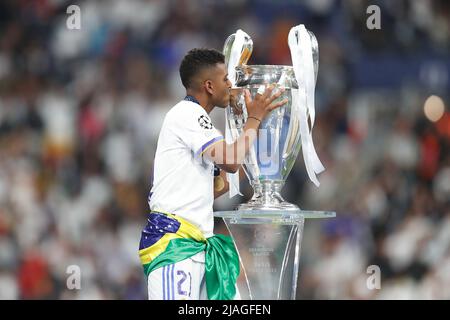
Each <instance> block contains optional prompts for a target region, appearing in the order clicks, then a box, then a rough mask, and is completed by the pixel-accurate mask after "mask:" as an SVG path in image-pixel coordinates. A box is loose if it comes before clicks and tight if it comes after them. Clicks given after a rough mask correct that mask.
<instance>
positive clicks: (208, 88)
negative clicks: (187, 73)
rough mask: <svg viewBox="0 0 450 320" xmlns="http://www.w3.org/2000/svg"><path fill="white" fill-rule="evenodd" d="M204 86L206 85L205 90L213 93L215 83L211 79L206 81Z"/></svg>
mask: <svg viewBox="0 0 450 320" xmlns="http://www.w3.org/2000/svg"><path fill="white" fill-rule="evenodd" d="M204 86H205V90H206V91H207V92H208V93H209V94H213V92H214V87H213V83H212V81H211V80H206V81H205V82H204Z"/></svg>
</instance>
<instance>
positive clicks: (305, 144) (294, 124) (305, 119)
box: [215, 25, 335, 300]
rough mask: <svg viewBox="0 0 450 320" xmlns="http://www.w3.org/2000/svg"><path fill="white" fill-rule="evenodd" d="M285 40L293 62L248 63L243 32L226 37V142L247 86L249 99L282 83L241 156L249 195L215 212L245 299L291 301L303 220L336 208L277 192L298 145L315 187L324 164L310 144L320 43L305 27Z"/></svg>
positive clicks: (239, 117)
mask: <svg viewBox="0 0 450 320" xmlns="http://www.w3.org/2000/svg"><path fill="white" fill-rule="evenodd" d="M288 42H289V47H290V49H291V57H292V62H293V66H277V65H247V64H246V63H247V61H248V60H249V58H250V56H251V53H252V50H253V42H252V40H251V38H250V37H249V36H248V35H247V34H246V33H245V32H243V31H242V30H238V31H237V32H236V33H234V34H232V35H230V36H229V37H228V39H227V40H226V41H225V45H224V50H223V51H224V55H225V62H226V64H227V67H228V77H229V79H230V81H231V82H232V83H233V88H232V98H231V101H230V106H229V107H228V108H226V139H227V142H232V141H233V140H235V139H236V138H237V137H238V136H239V135H240V134H242V132H243V127H244V124H245V121H246V120H247V111H246V107H245V101H244V90H245V89H246V90H249V91H250V93H251V95H252V97H253V98H254V97H255V95H256V94H257V93H262V92H263V91H264V89H265V88H266V87H267V86H269V85H274V86H275V88H274V91H273V92H274V93H275V92H276V90H279V89H281V88H284V89H285V91H284V92H283V94H282V95H281V96H280V97H279V98H278V99H280V100H282V99H287V101H288V102H287V103H286V104H285V105H283V106H282V107H280V108H278V109H276V110H274V111H272V112H271V113H270V114H269V115H268V116H267V117H266V118H265V119H264V120H263V122H262V123H261V126H260V129H259V133H258V138H257V141H256V142H255V143H254V145H253V146H252V147H251V149H250V151H249V154H248V155H247V157H246V159H245V161H244V164H243V167H244V170H245V173H246V175H247V178H248V179H249V182H250V184H251V186H252V188H253V191H254V194H253V197H252V199H251V200H250V201H249V202H247V203H244V204H241V205H239V206H238V208H237V210H233V211H221V212H215V216H216V217H221V218H223V219H224V221H225V224H226V226H227V228H228V230H229V232H230V234H231V235H232V237H233V239H234V242H235V245H236V248H237V250H238V252H239V258H240V261H241V274H243V279H244V280H245V282H243V283H242V282H240V283H239V290H240V293H241V296H242V298H244V299H256V300H258V299H283V300H284V299H295V295H296V289H297V277H298V267H299V258H300V243H301V239H302V234H303V225H304V219H305V218H326V217H334V216H335V213H334V212H327V211H305V210H301V209H300V208H299V207H298V206H297V205H295V204H292V203H288V202H286V201H285V200H284V199H283V198H282V196H281V194H280V191H281V189H282V187H283V185H284V183H285V181H286V179H287V177H288V175H289V173H290V171H291V169H292V167H293V165H294V163H295V160H296V158H297V155H298V153H299V151H300V149H301V148H303V157H304V160H305V167H306V169H307V172H308V176H309V177H310V179H311V181H313V182H314V183H315V184H316V185H318V184H319V182H318V180H317V178H316V174H317V173H320V172H321V171H323V170H324V168H323V166H322V164H321V162H320V160H319V159H318V157H317V154H316V152H315V150H314V145H313V142H312V127H313V124H314V115H315V113H314V89H315V82H316V78H317V72H318V58H319V54H318V49H319V48H318V43H317V40H316V38H315V36H314V34H312V33H311V32H309V31H308V30H307V29H306V28H305V27H304V26H303V25H299V26H296V27H294V28H292V29H291V31H290V33H289V37H288ZM235 178H236V176H232V175H230V176H229V181H230V192H232V189H233V186H234V188H238V182H237V186H236V180H233V179H235ZM237 192H238V191H237ZM234 193H236V191H234ZM232 195H233V194H231V196H232Z"/></svg>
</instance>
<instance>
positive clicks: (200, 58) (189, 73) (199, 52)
mask: <svg viewBox="0 0 450 320" xmlns="http://www.w3.org/2000/svg"><path fill="white" fill-rule="evenodd" d="M217 63H225V57H224V55H223V54H222V53H220V52H219V51H217V50H214V49H197V48H196V49H192V50H190V51H189V52H188V53H187V54H186V55H185V56H184V58H183V61H181V65H180V78H181V82H182V83H183V86H184V87H185V88H186V89H189V88H191V87H192V80H193V79H194V77H195V76H196V75H197V74H198V73H199V72H200V71H201V70H202V69H203V68H208V67H214V66H215V65H216V64H217Z"/></svg>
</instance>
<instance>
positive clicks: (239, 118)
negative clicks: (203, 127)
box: [223, 31, 319, 210]
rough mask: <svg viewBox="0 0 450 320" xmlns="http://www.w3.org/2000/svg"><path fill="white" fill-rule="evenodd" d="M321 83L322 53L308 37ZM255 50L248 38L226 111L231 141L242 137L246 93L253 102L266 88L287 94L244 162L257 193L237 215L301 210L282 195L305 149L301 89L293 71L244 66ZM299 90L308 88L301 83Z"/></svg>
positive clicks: (265, 122) (263, 125)
mask: <svg viewBox="0 0 450 320" xmlns="http://www.w3.org/2000/svg"><path fill="white" fill-rule="evenodd" d="M308 33H309V36H310V38H311V49H312V56H313V63H314V74H315V79H317V72H318V67H319V47H318V44H317V40H316V37H315V36H314V34H313V33H312V32H310V31H308ZM234 41H235V34H232V35H231V36H229V37H228V39H227V40H226V41H225V45H224V49H223V52H224V55H225V61H226V63H227V64H228V62H229V60H230V54H231V47H232V46H233V43H234ZM252 49H253V42H252V40H251V39H250V38H249V37H245V38H244V44H243V50H242V54H241V57H240V59H239V63H238V66H237V67H236V68H235V74H234V75H233V74H232V75H230V74H229V77H231V78H233V79H235V81H234V82H235V86H234V87H233V88H232V98H231V103H230V106H229V107H228V108H227V110H226V113H227V115H226V116H227V122H228V123H227V124H226V125H228V126H229V129H230V132H231V135H232V138H233V139H236V138H237V137H238V136H239V135H240V134H242V131H243V127H244V124H245V121H246V120H247V112H246V107H245V101H244V94H243V93H244V89H248V90H249V91H250V93H251V95H252V98H254V97H255V95H256V94H257V93H258V90H260V91H259V92H262V91H263V90H264V89H265V87H267V86H269V85H271V84H272V85H275V89H274V91H273V92H274V93H275V92H276V90H279V89H281V88H284V89H285V91H284V93H283V94H282V95H281V96H280V97H279V98H278V99H279V100H283V99H285V98H286V99H287V100H288V102H287V103H286V104H285V105H283V106H282V107H280V108H278V109H276V110H274V111H272V112H271V113H270V114H269V115H268V116H267V117H266V118H265V119H264V120H263V122H262V123H261V126H260V130H259V134H258V139H257V141H256V142H255V144H254V145H253V146H252V147H251V150H250V152H249V154H248V155H247V157H246V159H245V162H244V165H243V167H244V170H245V173H246V175H247V177H248V179H249V182H250V184H251V186H252V187H253V190H254V194H253V197H252V199H251V200H250V201H249V202H247V203H244V204H241V205H239V207H238V208H237V210H266V209H267V210H299V208H298V206H297V205H295V204H292V203H289V202H286V201H285V200H284V199H283V198H282V196H281V195H280V192H281V189H282V187H283V185H284V183H285V181H286V178H287V177H288V175H289V173H290V171H291V169H292V167H293V166H294V163H295V160H296V158H297V155H298V153H299V151H300V147H301V139H300V119H299V112H298V109H299V102H298V99H295V96H294V94H293V93H294V92H295V90H297V89H298V88H299V84H298V83H297V80H296V77H295V74H294V69H293V67H292V66H281V65H246V62H247V61H248V59H249V58H250V55H251V52H252ZM300 85H302V86H303V85H304V84H303V83H300Z"/></svg>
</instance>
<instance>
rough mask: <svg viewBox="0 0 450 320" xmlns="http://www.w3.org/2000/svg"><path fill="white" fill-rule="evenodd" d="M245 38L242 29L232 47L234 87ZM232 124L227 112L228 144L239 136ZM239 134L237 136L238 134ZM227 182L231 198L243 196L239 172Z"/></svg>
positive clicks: (231, 65) (231, 79) (231, 69)
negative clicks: (240, 188) (231, 126)
mask: <svg viewBox="0 0 450 320" xmlns="http://www.w3.org/2000/svg"><path fill="white" fill-rule="evenodd" d="M245 37H249V36H248V34H247V33H245V32H244V31H242V30H241V29H239V30H237V31H236V33H235V38H234V42H233V46H232V47H231V53H230V59H229V61H228V79H229V80H230V82H231V85H232V86H233V87H234V86H235V85H236V70H235V69H236V67H237V66H238V65H239V63H240V61H241V56H242V52H243V50H244V44H245ZM229 123H230V122H229V121H228V115H227V112H226V111H225V141H226V143H229V144H230V143H233V142H234V140H235V139H236V138H237V135H238V134H239V133H238V132H237V130H236V128H234V130H236V132H235V134H234V137H233V132H232V128H230V124H229ZM236 133H237V134H236ZM227 180H228V183H229V186H230V192H229V196H230V198H232V197H234V196H235V195H237V194H239V195H241V196H242V195H243V194H242V193H241V192H240V190H239V171H238V172H236V173H227Z"/></svg>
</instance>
